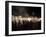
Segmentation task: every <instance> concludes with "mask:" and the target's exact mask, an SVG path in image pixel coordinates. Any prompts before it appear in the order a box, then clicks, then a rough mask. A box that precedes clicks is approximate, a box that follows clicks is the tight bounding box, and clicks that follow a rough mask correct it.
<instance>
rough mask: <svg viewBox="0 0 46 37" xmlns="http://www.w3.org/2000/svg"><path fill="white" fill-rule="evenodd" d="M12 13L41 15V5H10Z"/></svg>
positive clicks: (17, 14)
mask: <svg viewBox="0 0 46 37" xmlns="http://www.w3.org/2000/svg"><path fill="white" fill-rule="evenodd" d="M12 15H15V16H19V15H21V16H40V17H41V7H26V6H25V7H24V6H12Z"/></svg>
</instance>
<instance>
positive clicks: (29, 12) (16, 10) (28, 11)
mask: <svg viewBox="0 0 46 37" xmlns="http://www.w3.org/2000/svg"><path fill="white" fill-rule="evenodd" d="M12 15H13V16H20V15H21V16H33V17H34V16H37V17H41V7H27V6H12ZM25 23H26V24H25ZM25 23H24V22H23V25H22V26H20V25H19V24H20V23H19V24H18V27H17V26H16V22H15V24H14V23H13V22H12V31H17V30H39V29H41V21H40V22H37V23H33V22H31V21H30V22H28V21H27V22H26V21H25Z"/></svg>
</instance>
